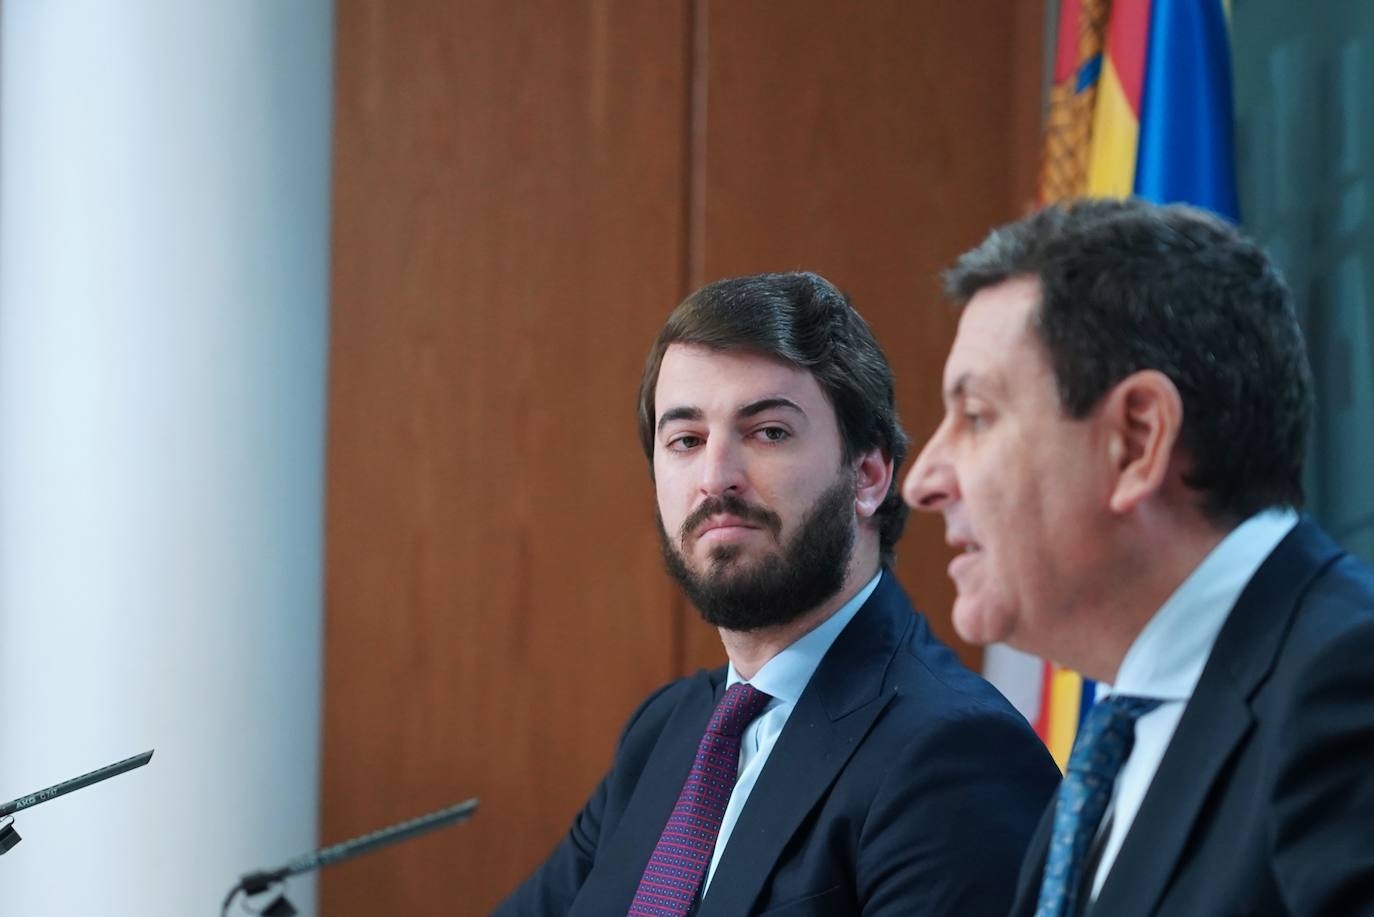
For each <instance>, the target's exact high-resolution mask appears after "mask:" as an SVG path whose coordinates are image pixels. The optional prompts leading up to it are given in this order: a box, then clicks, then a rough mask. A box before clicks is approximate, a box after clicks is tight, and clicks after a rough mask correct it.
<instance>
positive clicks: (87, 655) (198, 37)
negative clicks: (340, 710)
mask: <svg viewBox="0 0 1374 917" xmlns="http://www.w3.org/2000/svg"><path fill="white" fill-rule="evenodd" d="M332 17H333V12H332V5H331V3H330V2H329V0H228V2H218V0H216V2H203V0H194V2H185V0H103V2H102V0H88V2H82V0H4V2H2V3H0V105H2V106H3V107H0V802H3V801H5V800H7V799H9V798H11V797H14V796H18V795H20V794H21V793H26V792H29V791H31V790H34V789H37V788H39V787H41V786H43V785H45V784H47V783H51V782H55V781H57V780H60V779H65V778H67V777H71V776H75V775H76V774H78V773H81V772H84V771H86V770H88V769H91V768H93V767H95V766H97V765H101V764H104V763H107V762H110V761H113V760H116V759H119V758H123V757H126V756H128V755H130V754H133V753H135V752H138V751H141V750H143V749H145V748H150V747H155V748H156V749H157V753H156V755H155V756H154V758H153V761H152V763H151V764H150V765H149V766H148V767H146V768H143V769H142V770H139V771H135V772H133V773H130V774H127V775H125V776H122V777H118V778H116V779H114V780H113V781H110V782H108V783H105V784H101V785H99V786H96V787H93V788H91V789H86V790H82V791H80V792H78V793H75V794H73V795H70V796H67V797H64V798H62V799H58V800H55V801H52V802H49V803H46V804H44V805H41V806H38V807H36V808H34V809H31V810H28V811H27V812H21V813H20V815H19V817H18V819H17V825H16V826H17V827H18V828H19V830H20V833H21V834H22V835H23V836H24V840H23V842H22V843H21V844H20V845H19V846H18V847H16V848H15V849H14V850H12V851H11V852H9V853H8V854H6V855H5V856H3V857H0V912H2V913H4V914H7V915H8V914H14V915H16V917H18V915H26V917H27V915H50V914H51V915H97V914H98V915H102V917H120V915H130V917H134V915H137V917H148V915H153V917H187V915H192V914H211V913H214V914H218V913H219V911H218V908H219V905H220V901H221V899H222V897H223V895H224V893H225V891H226V890H227V889H228V887H229V886H230V885H231V884H232V882H233V880H234V878H235V877H236V876H237V874H238V873H239V872H241V871H245V870H247V869H249V868H252V867H258V866H267V865H271V864H273V863H274V862H276V861H280V860H284V859H287V858H289V857H291V856H293V855H295V854H297V853H301V852H303V851H305V850H308V849H311V848H312V847H313V846H315V844H316V840H317V838H316V830H317V823H318V772H319V745H320V695H321V669H320V643H321V617H322V611H321V608H322V586H321V582H322V577H321V564H322V552H321V541H322V493H323V486H322V478H323V457H324V447H323V434H324V416H325V408H324V394H325V354H326V330H327V315H328V308H327V284H328V268H327V263H328V198H329V180H328V176H329V155H330V139H329V138H330V112H331V56H332V39H333V35H332V30H333V18H332ZM291 897H292V899H293V901H294V902H295V903H296V904H297V905H298V906H299V907H300V908H301V911H302V912H303V913H306V914H310V913H313V912H314V909H315V908H314V887H313V884H311V883H310V882H309V881H301V880H294V881H293V884H292V886H291Z"/></svg>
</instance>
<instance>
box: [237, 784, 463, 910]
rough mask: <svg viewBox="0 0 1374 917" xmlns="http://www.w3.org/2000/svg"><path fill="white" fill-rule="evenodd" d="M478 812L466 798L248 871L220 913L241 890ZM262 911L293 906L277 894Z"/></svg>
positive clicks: (262, 887) (259, 888)
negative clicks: (274, 867)
mask: <svg viewBox="0 0 1374 917" xmlns="http://www.w3.org/2000/svg"><path fill="white" fill-rule="evenodd" d="M475 811H477V800H476V799H468V800H465V801H463V802H460V803H458V804H457V805H452V806H449V807H448V808H446V809H440V810H439V811H437V812H431V813H429V814H428V815H421V816H420V817H419V818H412V819H410V820H409V821H403V822H400V823H398V824H395V825H391V826H390V827H387V828H382V829H380V830H377V831H372V832H370V833H368V834H363V835H359V836H358V837H355V838H351V839H350V840H346V841H341V842H340V843H337V844H334V845H332V846H329V847H325V848H323V849H322V850H317V851H315V852H314V853H307V854H303V855H301V856H298V857H296V858H295V859H294V860H291V861H289V862H287V863H286V864H285V865H283V866H278V867H277V868H276V869H262V870H258V871H257V872H250V873H247V874H245V875H243V876H241V877H240V878H239V882H238V884H237V885H235V886H234V887H233V888H231V889H229V894H228V896H227V897H226V898H225V899H224V907H223V909H222V912H223V913H225V914H227V913H228V912H229V905H230V904H231V903H232V902H233V900H234V896H236V895H238V894H239V893H240V892H242V893H243V894H245V895H249V896H251V895H257V894H260V893H262V892H265V891H267V890H268V889H269V888H271V887H272V886H273V885H275V884H276V883H278V882H281V881H283V880H284V879H286V878H288V877H290V876H295V875H300V874H301V873H303V872H310V871H311V870H314V869H319V868H321V867H322V866H329V865H332V864H334V863H339V862H342V861H343V860H351V859H352V858H353V857H356V856H362V855H363V854H364V853H371V852H372V851H374V850H378V849H380V848H382V847H386V846H389V845H391V844H398V843H400V842H401V841H404V840H409V839H410V838H412V837H416V836H418V835H421V834H424V833H425V832H427V831H433V830H435V829H436V828H443V827H445V826H447V825H456V824H457V823H459V822H462V821H467V820H468V819H469V818H471V817H472V813H473V812H475ZM263 913H264V914H268V913H272V914H282V915H287V914H294V913H296V911H295V908H293V907H291V905H290V904H289V903H288V902H287V901H286V899H285V896H278V897H277V899H276V900H275V901H273V902H272V904H271V905H269V906H268V908H267V909H266V910H264V911H263Z"/></svg>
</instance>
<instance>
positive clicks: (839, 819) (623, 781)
mask: <svg viewBox="0 0 1374 917" xmlns="http://www.w3.org/2000/svg"><path fill="white" fill-rule="evenodd" d="M724 679H725V670H724V669H717V670H716V671H714V672H709V673H708V672H698V673H697V674H696V675H694V676H692V677H690V678H685V679H682V680H680V681H676V682H673V683H672V684H670V685H668V686H667V687H665V688H662V689H661V690H659V691H658V692H657V693H655V694H654V695H652V696H651V697H650V698H649V699H648V700H646V701H645V702H644V703H643V704H642V705H641V706H640V708H639V709H638V710H637V711H636V712H635V713H634V715H633V716H632V717H631V718H630V722H629V724H628V725H627V726H626V727H625V732H624V735H623V736H622V738H621V741H620V746H619V748H618V749H617V751H616V755H615V761H614V764H613V766H612V768H611V772H610V773H609V774H608V775H607V776H606V778H605V779H604V780H602V782H601V785H600V786H599V787H597V789H596V792H595V793H593V794H592V797H591V799H590V800H589V801H588V802H587V804H586V806H585V807H584V808H583V809H582V811H581V813H579V814H578V816H577V817H576V819H575V820H574V821H573V825H572V830H571V831H569V832H568V835H567V837H566V838H565V839H564V840H563V841H562V843H560V844H559V845H558V847H557V848H555V850H554V852H553V855H552V856H550V857H549V859H548V861H547V862H546V863H544V865H543V866H541V867H540V868H539V870H538V871H537V872H536V873H535V874H534V876H533V877H531V878H530V879H529V880H528V881H527V882H525V884H524V885H522V886H521V887H520V888H519V889H517V890H516V892H515V894H514V895H512V896H511V898H510V899H509V900H507V901H506V902H505V903H504V904H502V905H501V907H500V908H498V909H497V912H496V913H497V914H500V915H563V914H572V915H580V917H606V915H614V914H624V913H625V912H626V910H627V909H628V908H629V905H630V900H631V899H632V898H633V897H634V893H635V889H636V888H637V887H638V885H639V878H640V875H641V874H642V873H643V871H644V866H645V864H646V863H647V862H648V859H649V854H650V853H651V852H652V850H653V847H654V844H655V842H656V841H657V840H658V835H659V832H661V831H662V830H663V826H664V824H665V823H666V822H667V820H668V814H669V813H670V812H671V811H672V808H673V804H674V803H675V802H676V800H677V796H678V792H679V791H680V790H681V788H682V783H683V781H684V780H685V779H686V777H687V772H688V770H689V768H690V767H691V762H692V758H693V757H694V755H695V754H696V748H697V743H698V742H699V741H700V739H701V735H702V733H703V732H704V731H705V729H706V723H707V720H708V719H709V718H710V716H711V711H712V709H713V708H714V706H715V703H716V699H717V697H718V696H719V693H720V691H721V688H722V684H723V682H724ZM1058 779H1059V772H1058V770H1057V769H1056V768H1055V766H1054V764H1053V762H1052V761H1051V760H1050V758H1049V756H1048V755H1047V754H1046V752H1045V750H1044V747H1043V746H1042V745H1041V743H1040V741H1039V740H1038V739H1037V738H1036V737H1035V735H1034V733H1033V732H1032V731H1031V729H1030V727H1029V726H1028V725H1027V724H1026V721H1025V720H1024V719H1023V718H1022V717H1021V715H1020V714H1018V713H1017V712H1016V711H1015V710H1014V709H1012V707H1011V706H1010V705H1009V704H1008V703H1007V702H1006V701H1005V700H1004V699H1003V698H1002V696H1001V695H1000V694H998V693H997V692H996V691H995V690H994V689H993V688H992V687H991V686H990V685H988V684H987V683H986V682H984V681H983V680H982V679H980V678H978V677H977V676H976V675H974V674H972V673H971V672H969V671H968V670H967V669H965V668H964V667H963V666H961V665H960V664H959V662H958V661H957V660H956V659H955V658H954V656H953V655H952V654H951V653H950V652H949V650H947V649H946V648H945V647H944V646H942V645H941V644H940V643H939V642H938V641H936V640H935V638H934V637H933V636H931V634H930V631H929V629H928V628H927V626H926V623H925V621H924V619H922V618H921V617H920V616H919V615H917V614H915V613H914V612H913V610H912V608H911V604H910V603H909V602H908V601H907V598H906V596H905V594H903V592H902V589H901V587H900V586H899V585H898V584H897V582H896V580H895V579H894V578H893V577H892V575H891V574H890V573H887V572H884V574H883V578H882V581H881V582H880V583H879V585H878V587H877V589H876V590H874V592H873V595H872V596H870V598H869V600H868V601H867V602H866V603H865V604H864V607H863V608H862V609H860V611H859V612H858V614H857V615H855V617H854V619H853V620H852V621H851V622H850V623H849V625H848V626H847V627H846V628H845V629H844V631H843V632H841V634H840V636H839V637H838V638H837V639H836V641H835V643H834V645H833V646H832V647H831V648H830V651H829V652H828V653H827V654H826V656H825V658H824V659H823V660H822V661H821V664H820V667H819V668H817V670H816V673H815V675H814V676H812V679H811V682H810V684H808V685H807V688H806V690H805V691H804V692H803V693H802V696H801V698H800V699H799V700H798V701H797V706H796V707H795V709H793V711H792V715H791V717H790V718H789V719H788V721H787V725H786V727H785V728H784V729H783V732H782V734H781V735H780V736H779V738H778V741H777V744H776V745H775V746H774V747H773V751H772V753H771V754H770V755H769V758H768V761H767V764H766V765H765V767H764V770H763V772H762V773H761V774H760V775H759V780H758V783H757V784H756V785H755V786H754V789H753V791H752V793H751V794H750V796H749V801H748V803H747V804H746V806H745V807H744V810H743V811H742V813H741V815H740V818H739V821H738V822H737V823H736V825H735V828H734V831H733V833H732V834H731V835H730V839H729V843H728V845H727V846H726V848H725V853H724V854H723V855H722V857H721V861H720V864H719V866H718V867H717V870H716V873H715V876H714V877H713V879H712V882H711V886H710V889H709V891H708V893H707V894H706V896H705V897H704V898H703V899H702V901H701V906H700V910H699V911H698V914H699V915H700V917H720V915H743V914H763V913H766V914H769V915H772V917H784V915H787V917H803V915H844V914H869V915H873V914H893V915H895V914H901V915H923V914H930V915H935V914H940V915H986V914H996V913H1000V912H1002V911H1005V910H1006V907H1007V905H1008V904H1009V903H1010V901H1011V893H1012V889H1013V886H1014V882H1015V877H1016V869H1017V865H1018V864H1019V863H1020V861H1021V854H1022V851H1024V850H1025V846H1026V842H1027V840H1028V839H1029V837H1030V834H1031V832H1032V830H1034V827H1035V823H1036V820H1037V819H1038V818H1039V815H1040V811H1041V810H1042V809H1043V808H1044V805H1045V802H1046V800H1047V799H1048V798H1049V796H1050V794H1051V793H1052V792H1053V790H1054V787H1055V786H1056V785H1057V783H1058Z"/></svg>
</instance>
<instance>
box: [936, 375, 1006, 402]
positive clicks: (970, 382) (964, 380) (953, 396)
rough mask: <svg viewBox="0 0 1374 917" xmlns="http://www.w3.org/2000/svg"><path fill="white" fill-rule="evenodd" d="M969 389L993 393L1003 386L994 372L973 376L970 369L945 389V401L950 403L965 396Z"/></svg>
mask: <svg viewBox="0 0 1374 917" xmlns="http://www.w3.org/2000/svg"><path fill="white" fill-rule="evenodd" d="M970 389H974V390H977V391H978V392H984V393H987V394H992V395H995V394H997V393H998V392H1000V391H1002V390H1003V386H1002V382H1001V379H1000V378H999V377H998V376H997V375H995V374H994V375H984V376H975V375H974V374H973V373H972V372H971V371H969V372H963V373H960V375H959V378H957V379H955V380H954V382H953V383H951V384H950V386H949V387H948V388H946V389H945V403H946V404H952V403H953V402H955V401H959V400H960V399H962V398H965V397H967V396H968V394H969V390H970Z"/></svg>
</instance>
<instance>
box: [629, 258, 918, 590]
mask: <svg viewBox="0 0 1374 917" xmlns="http://www.w3.org/2000/svg"><path fill="white" fill-rule="evenodd" d="M675 343H681V344H698V345H701V346H704V347H709V348H711V349H713V350H721V351H747V352H753V353H759V354H764V355H767V356H771V357H775V358H777V359H780V360H784V361H786V362H788V363H791V364H793V365H794V366H797V367H800V368H801V369H804V370H806V371H807V372H809V373H811V375H812V376H814V377H815V379H816V382H817V383H819V385H820V387H821V390H822V391H823V392H825V395H826V397H827V398H828V399H829V400H830V404H831V406H832V407H833V408H834V410H835V417H836V419H837V421H838V423H839V428H840V437H841V440H842V443H843V447H844V457H845V461H846V462H849V461H852V460H853V459H855V458H857V457H858V456H859V455H862V454H863V453H865V452H868V451H870V450H871V449H874V448H878V449H881V450H882V453H883V455H884V456H885V457H886V458H888V459H891V461H892V467H893V475H892V485H891V487H890V488H889V489H888V493H887V496H886V498H885V499H884V500H883V503H882V506H880V507H879V509H878V512H877V514H876V518H877V520H878V525H879V529H878V531H879V539H880V543H881V549H882V560H883V563H884V564H887V565H891V563H892V558H893V548H894V546H895V545H896V543H897V540H898V539H899V538H900V537H901V535H902V529H903V527H904V526H905V524H906V514H907V507H906V505H905V504H904V503H903V502H902V499H901V495H900V494H899V492H898V487H897V474H896V471H897V469H898V468H900V467H901V464H902V459H903V458H905V457H906V450H907V445H908V440H907V436H906V433H905V432H903V430H902V425H901V423H900V421H899V420H898V419H897V408H896V403H895V399H894V395H893V383H892V368H891V367H890V366H889V365H888V363H887V357H885V356H884V355H883V351H882V348H880V347H879V346H878V342H877V341H876V340H875V339H874V338H873V332H872V331H871V330H870V329H869V327H868V323H867V322H865V321H864V320H863V317H862V316H860V315H859V313H858V312H856V311H854V307H853V306H852V305H850V302H849V299H848V297H846V296H845V295H844V294H843V293H841V292H840V291H839V290H838V289H836V288H835V286H834V285H833V284H831V283H830V282H829V281H828V280H826V279H825V278H824V277H820V276H818V275H816V274H811V273H787V274H755V275H753V276H750V277H736V278H732V279H729V280H718V281H716V282H715V283H712V284H708V285H707V286H704V287H702V288H701V289H700V290H697V291H696V292H695V293H693V294H692V295H691V296H688V297H687V298H686V299H685V300H683V301H682V303H681V305H679V306H678V307H677V308H676V309H675V310H673V314H672V315H670V316H669V317H668V321H667V323H666V324H665V325H664V326H663V330H662V331H661V332H659V335H658V339H657V340H656V341H654V345H653V347H652V348H651V349H650V351H649V358H648V361H647V362H646V364H645V367H644V378H643V380H642V381H641V382H640V386H639V438H640V442H641V444H642V445H643V447H644V455H645V457H646V458H648V460H649V469H650V474H652V473H653V459H654V423H655V420H656V419H657V418H656V413H655V408H654V390H655V389H656V388H657V386H658V371H659V367H660V365H661V364H662V362H663V354H664V353H665V352H666V351H667V350H668V347H669V345H671V344H675Z"/></svg>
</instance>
